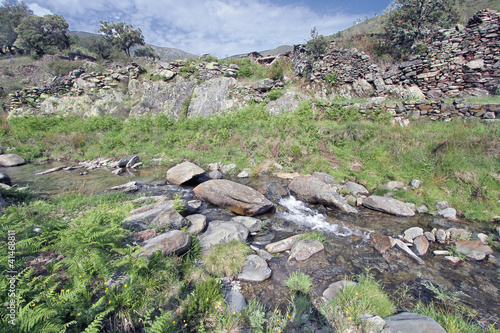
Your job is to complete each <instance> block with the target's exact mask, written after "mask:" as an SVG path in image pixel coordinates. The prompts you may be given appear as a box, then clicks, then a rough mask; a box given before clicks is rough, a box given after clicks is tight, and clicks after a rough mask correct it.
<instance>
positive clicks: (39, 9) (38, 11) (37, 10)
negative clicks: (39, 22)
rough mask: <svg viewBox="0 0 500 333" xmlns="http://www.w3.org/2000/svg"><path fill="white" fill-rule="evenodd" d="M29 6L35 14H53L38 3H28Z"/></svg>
mask: <svg viewBox="0 0 500 333" xmlns="http://www.w3.org/2000/svg"><path fill="white" fill-rule="evenodd" d="M28 7H29V9H31V10H32V11H33V14H35V15H36V16H45V15H50V14H53V13H52V12H51V11H50V10H49V9H47V8H43V7H40V5H39V4H37V3H33V4H30V5H28Z"/></svg>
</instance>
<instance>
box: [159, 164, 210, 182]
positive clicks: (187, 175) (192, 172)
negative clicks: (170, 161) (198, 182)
mask: <svg viewBox="0 0 500 333" xmlns="http://www.w3.org/2000/svg"><path fill="white" fill-rule="evenodd" d="M203 173H205V170H203V169H202V168H200V167H199V166H197V165H196V164H193V163H191V162H183V163H181V164H178V165H176V166H174V167H173V168H171V169H169V170H168V171H167V180H168V182H169V183H171V184H174V185H180V184H183V183H185V182H188V181H190V180H192V179H193V178H196V177H197V176H200V175H201V174H203Z"/></svg>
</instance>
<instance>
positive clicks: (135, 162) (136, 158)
mask: <svg viewBox="0 0 500 333" xmlns="http://www.w3.org/2000/svg"><path fill="white" fill-rule="evenodd" d="M141 165H142V163H141V162H139V156H137V155H134V156H132V158H131V159H130V161H128V163H127V164H126V165H125V167H126V168H132V169H134V168H136V167H139V166H141Z"/></svg>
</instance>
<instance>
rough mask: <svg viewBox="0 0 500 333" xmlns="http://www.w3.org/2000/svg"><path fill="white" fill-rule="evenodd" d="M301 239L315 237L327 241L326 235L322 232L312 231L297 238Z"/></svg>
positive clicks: (320, 240) (323, 241) (321, 241)
mask: <svg viewBox="0 0 500 333" xmlns="http://www.w3.org/2000/svg"><path fill="white" fill-rule="evenodd" d="M301 239H315V240H317V241H319V242H320V243H322V244H324V243H325V241H326V236H325V235H324V234H323V233H322V232H319V231H311V232H307V233H305V234H303V235H300V236H299V238H298V239H297V240H301Z"/></svg>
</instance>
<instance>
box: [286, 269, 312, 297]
mask: <svg viewBox="0 0 500 333" xmlns="http://www.w3.org/2000/svg"><path fill="white" fill-rule="evenodd" d="M285 286H287V287H288V289H290V290H291V291H292V292H294V293H296V292H299V293H303V294H308V293H310V292H311V290H312V280H311V278H310V277H309V275H306V274H304V273H302V272H293V273H292V274H290V276H289V277H288V278H287V279H286V280H285Z"/></svg>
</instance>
